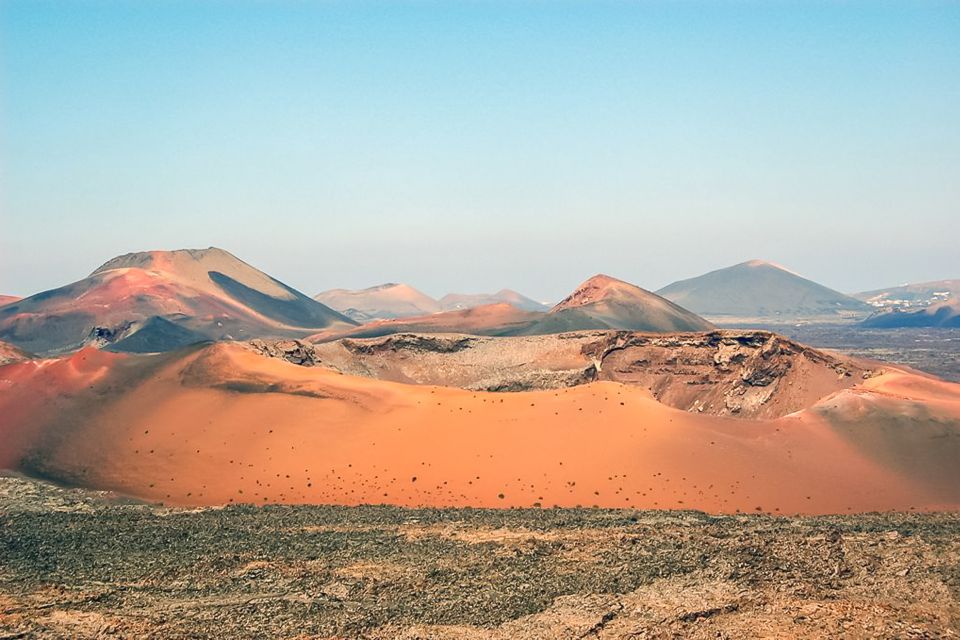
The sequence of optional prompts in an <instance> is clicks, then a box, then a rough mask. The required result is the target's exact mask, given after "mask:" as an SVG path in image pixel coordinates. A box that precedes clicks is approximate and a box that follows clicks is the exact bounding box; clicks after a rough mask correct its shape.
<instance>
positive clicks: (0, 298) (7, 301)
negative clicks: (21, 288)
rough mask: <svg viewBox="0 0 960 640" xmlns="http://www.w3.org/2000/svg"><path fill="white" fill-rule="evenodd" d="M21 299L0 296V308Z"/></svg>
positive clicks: (18, 297)
mask: <svg viewBox="0 0 960 640" xmlns="http://www.w3.org/2000/svg"><path fill="white" fill-rule="evenodd" d="M21 299H22V298H20V296H4V295H0V307H2V306H3V305H5V304H13V303H14V302H16V301H17V300H21Z"/></svg>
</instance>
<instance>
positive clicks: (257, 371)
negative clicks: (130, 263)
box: [0, 344, 960, 513]
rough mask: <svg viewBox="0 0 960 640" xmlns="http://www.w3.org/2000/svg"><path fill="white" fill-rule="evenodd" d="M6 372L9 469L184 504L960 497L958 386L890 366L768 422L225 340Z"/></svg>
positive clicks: (1, 433)
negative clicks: (448, 377)
mask: <svg viewBox="0 0 960 640" xmlns="http://www.w3.org/2000/svg"><path fill="white" fill-rule="evenodd" d="M0 388H2V389H3V390H4V391H3V393H2V394H0V466H6V467H13V468H19V469H21V470H23V471H25V472H27V473H37V474H42V475H46V476H48V477H53V478H56V479H60V480H62V481H65V482H68V483H75V484H82V485H84V486H90V487H97V488H106V489H114V490H117V491H120V492H124V493H127V494H131V495H134V496H139V497H143V498H146V499H150V500H157V501H163V502H167V503H174V504H182V505H216V504H224V503H229V502H255V503H258V504H262V503H269V502H290V503H332V504H361V503H389V504H397V505H407V506H420V505H430V506H476V507H510V506H530V505H533V504H536V503H540V504H542V505H544V506H551V505H562V506H574V505H598V506H602V507H638V508H661V509H667V508H669V509H702V510H706V511H711V512H734V511H736V510H741V511H750V512H753V511H764V512H774V513H839V512H848V511H871V510H909V509H921V510H932V509H956V508H960V465H957V464H956V463H955V462H956V460H957V459H960V445H958V441H960V426H958V425H960V385H953V384H948V383H944V382H940V381H937V380H930V379H927V378H923V377H920V376H917V375H914V374H911V373H907V372H902V371H896V370H894V371H891V372H890V373H887V374H885V375H883V376H880V377H878V378H875V379H872V380H869V381H867V382H866V383H865V384H863V385H861V386H858V387H855V388H854V389H851V390H846V391H842V392H840V393H838V394H835V395H834V396H831V397H830V398H828V399H825V400H824V401H822V402H820V403H819V404H818V405H816V406H815V407H814V408H812V409H809V410H805V411H802V412H800V413H798V414H794V415H792V416H788V417H785V418H780V419H777V420H757V421H747V420H735V419H729V418H718V417H713V416H706V415H702V414H694V413H688V412H684V411H679V410H676V409H672V408H670V407H667V406H666V405H663V404H660V403H659V402H657V401H656V400H654V399H653V398H651V397H650V396H649V395H648V393H647V392H646V391H644V390H642V389H640V388H637V387H633V386H627V385H621V384H617V383H611V382H598V383H592V384H588V385H584V386H579V387H574V388H569V389H565V390H558V391H537V392H524V393H479V392H469V391H463V390H459V389H452V388H444V387H430V386H412V385H403V384H396V383H390V382H384V381H379V380H372V379H369V378H354V377H350V376H344V375H340V374H337V373H334V372H331V371H328V370H324V369H319V368H305V367H298V366H295V365H292V364H289V363H286V362H283V361H281V360H276V359H269V358H265V357H262V356H259V355H257V354H254V353H252V352H250V351H248V350H246V349H244V348H242V347H241V346H238V345H228V344H219V345H214V346H208V347H204V348H202V349H199V350H194V351H192V352H189V353H183V352H181V353H177V354H172V355H166V356H137V357H123V356H117V355H113V354H106V353H100V352H96V351H92V350H84V351H82V352H80V353H77V354H75V355H74V356H71V357H70V358H66V359H62V360H57V361H43V362H39V363H35V362H28V363H19V364H13V365H8V366H6V367H3V368H0ZM863 403H868V404H869V405H870V411H864V410H863V408H862V407H861V405H862V404H863ZM891 425H892V426H891ZM900 450H907V451H909V452H910V454H909V456H907V457H904V456H900V457H897V455H896V452H897V451H900Z"/></svg>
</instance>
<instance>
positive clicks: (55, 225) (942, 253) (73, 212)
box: [0, 0, 960, 300]
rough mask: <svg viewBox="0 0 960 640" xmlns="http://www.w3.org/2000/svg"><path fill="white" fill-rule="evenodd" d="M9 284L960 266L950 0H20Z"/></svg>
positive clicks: (0, 5)
mask: <svg viewBox="0 0 960 640" xmlns="http://www.w3.org/2000/svg"><path fill="white" fill-rule="evenodd" d="M0 56H2V58H0V293H14V294H20V295H24V294H29V293H33V292H36V291H39V290H42V289H47V288H51V287H54V286H58V285H61V284H65V283H66V282H69V281H73V280H76V279H79V278H81V277H83V276H84V275H86V274H87V273H88V272H89V271H91V270H93V269H94V268H95V267H97V266H98V265H99V264H100V263H101V262H104V261H105V260H107V259H108V258H110V257H112V256H114V255H116V254H119V253H125V252H128V251H134V250H143V249H152V248H181V247H191V248H192V247H205V246H209V245H216V246H220V247H223V248H225V249H228V250H230V251H232V252H234V253H236V254H237V255H239V256H240V257H241V258H244V259H246V260H247V261H248V262H251V263H252V264H254V265H256V266H258V267H260V268H262V269H264V270H265V271H267V272H269V273H271V274H272V275H274V276H276V277H278V278H280V279H282V280H284V281H286V282H288V283H289V284H291V285H293V286H296V287H298V288H300V289H302V290H304V291H305V292H307V293H310V294H313V293H316V292H317V291H319V290H321V289H326V288H330V287H362V286H369V285H373V284H377V283H380V282H384V281H405V282H409V283H411V284H413V285H414V286H417V287H419V288H421V289H423V290H424V291H426V292H428V293H431V294H434V295H441V294H443V293H445V292H447V291H450V290H458V291H482V290H495V289H498V288H501V287H513V288H516V289H518V290H521V291H523V292H525V293H527V294H528V295H532V296H534V297H537V298H540V299H545V300H549V299H555V298H558V297H560V296H562V295H563V294H564V293H566V292H567V291H569V290H570V289H572V288H573V286H575V285H576V284H577V283H578V282H580V281H581V280H583V279H585V278H586V277H588V276H590V275H592V274H593V273H596V272H607V273H610V274H611V275H615V276H618V277H621V278H624V279H627V280H631V281H633V282H636V283H637V284H640V285H641V286H645V287H647V288H651V289H655V288H658V287H660V286H663V285H665V284H667V283H668V282H670V281H672V280H675V279H678V278H684V277H690V276H693V275H697V274H699V273H702V272H704V271H707V270H710V269H714V268H718V267H722V266H727V265H729V264H733V263H736V262H740V261H743V260H746V259H750V258H756V257H759V258H766V259H770V260H773V261H776V262H779V263H783V264H785V265H787V266H789V267H791V268H793V269H794V270H796V271H799V272H801V273H803V274H804V275H807V276H809V277H812V278H814V279H816V280H819V281H821V282H823V283H825V284H827V285H829V286H833V287H836V288H839V289H842V290H848V291H849V290H857V289H866V288H873V287H878V286H884V285H888V284H893V283H899V282H904V281H917V280H929V279H939V278H947V277H953V278H960V4H958V3H955V2H903V3H899V2H862V3H861V2H837V3H817V2H814V3H799V2H716V3H699V2H663V3H655V2H636V3H634V2H609V3H595V2H582V3H580V2H563V3H553V2H515V3H505V2H492V1H478V2H445V3H441V2H412V3H402V2H383V3H354V2H305V1H303V2H266V1H250V2H222V1H220V2H177V1H173V0H164V1H162V2H151V1H149V0H147V1H141V0H138V1H135V2H134V1H129V2H108V1H97V2H92V1H91V2H44V1H42V0H28V1H19V0H0Z"/></svg>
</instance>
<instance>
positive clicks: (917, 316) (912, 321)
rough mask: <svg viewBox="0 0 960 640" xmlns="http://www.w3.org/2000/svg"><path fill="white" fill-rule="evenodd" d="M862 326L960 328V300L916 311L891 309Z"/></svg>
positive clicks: (877, 327) (872, 317)
mask: <svg viewBox="0 0 960 640" xmlns="http://www.w3.org/2000/svg"><path fill="white" fill-rule="evenodd" d="M860 326H863V327H867V328H870V329H901V328H907V327H939V328H960V300H951V301H948V302H938V303H935V304H931V305H929V306H927V307H924V308H922V309H915V310H907V309H901V308H896V307H895V308H891V309H888V310H885V311H881V312H879V313H877V314H875V315H872V316H870V317H869V318H867V319H866V320H864V321H863V322H861V323H860Z"/></svg>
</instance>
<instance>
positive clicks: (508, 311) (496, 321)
mask: <svg viewBox="0 0 960 640" xmlns="http://www.w3.org/2000/svg"><path fill="white" fill-rule="evenodd" d="M543 315H544V314H543V313H542V312H537V311H524V310H523V309H518V308H517V307H515V306H513V305H511V304H507V303H506V302H500V303H497V304H484V305H480V306H478V307H470V308H469V309H458V310H456V311H441V312H440V313H433V314H430V315H425V316H417V317H412V318H391V319H387V320H373V321H371V322H368V323H366V324H364V325H361V326H359V327H354V328H347V329H343V328H339V329H332V330H325V331H322V332H320V333H317V334H315V335H312V336H310V338H309V340H310V341H312V342H328V341H331V340H338V339H340V338H374V337H379V336H386V335H392V334H395V333H464V334H469V335H476V336H503V335H513V334H514V333H517V332H518V331H521V330H523V329H525V328H527V327H529V326H531V325H532V324H533V323H534V322H536V321H537V320H539V319H540V318H541V317H543Z"/></svg>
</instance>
